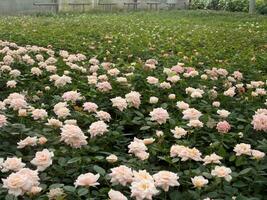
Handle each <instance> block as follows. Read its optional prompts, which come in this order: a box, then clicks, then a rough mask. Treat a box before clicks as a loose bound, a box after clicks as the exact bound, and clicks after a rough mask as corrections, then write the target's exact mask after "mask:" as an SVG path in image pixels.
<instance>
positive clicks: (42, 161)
mask: <svg viewBox="0 0 267 200" xmlns="http://www.w3.org/2000/svg"><path fill="white" fill-rule="evenodd" d="M53 157H54V153H53V152H50V151H48V149H44V150H43V151H38V152H36V154H35V158H34V159H33V160H32V161H31V163H32V164H33V165H35V166H37V170H38V171H44V170H45V169H46V168H47V167H49V166H50V165H52V158H53Z"/></svg>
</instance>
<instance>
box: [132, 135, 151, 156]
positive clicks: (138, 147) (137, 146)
mask: <svg viewBox="0 0 267 200" xmlns="http://www.w3.org/2000/svg"><path fill="white" fill-rule="evenodd" d="M128 148H129V151H128V152H129V153H132V154H134V155H135V156H136V157H138V158H139V159H141V160H145V159H147V158H148V156H149V154H148V153H147V152H146V151H147V147H146V145H145V144H144V142H143V140H140V139H138V138H134V141H132V142H131V143H130V144H129V145H128Z"/></svg>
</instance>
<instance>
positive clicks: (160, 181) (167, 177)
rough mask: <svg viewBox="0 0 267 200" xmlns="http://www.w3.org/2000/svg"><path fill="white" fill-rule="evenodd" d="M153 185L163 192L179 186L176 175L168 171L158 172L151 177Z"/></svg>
mask: <svg viewBox="0 0 267 200" xmlns="http://www.w3.org/2000/svg"><path fill="white" fill-rule="evenodd" d="M153 178H154V180H155V185H156V186H157V187H161V188H162V189H163V190H164V191H165V192H167V191H169V187H170V186H172V187H174V186H179V185H180V184H179V182H178V179H179V177H178V176H177V174H175V173H173V172H169V171H160V172H158V173H156V174H154V175H153Z"/></svg>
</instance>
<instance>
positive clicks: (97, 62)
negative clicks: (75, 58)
mask: <svg viewBox="0 0 267 200" xmlns="http://www.w3.org/2000/svg"><path fill="white" fill-rule="evenodd" d="M89 63H90V64H92V65H99V60H98V59H96V58H91V59H90V60H89Z"/></svg>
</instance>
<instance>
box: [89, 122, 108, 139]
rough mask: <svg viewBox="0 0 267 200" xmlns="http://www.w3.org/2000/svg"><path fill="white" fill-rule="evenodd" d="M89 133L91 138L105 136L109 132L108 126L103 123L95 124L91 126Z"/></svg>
mask: <svg viewBox="0 0 267 200" xmlns="http://www.w3.org/2000/svg"><path fill="white" fill-rule="evenodd" d="M88 132H89V133H90V134H91V137H95V136H97V135H103V134H104V133H106V132H108V125H107V124H106V123H105V122H103V121H97V122H93V123H92V124H91V125H90V127H89V130H88Z"/></svg>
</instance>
